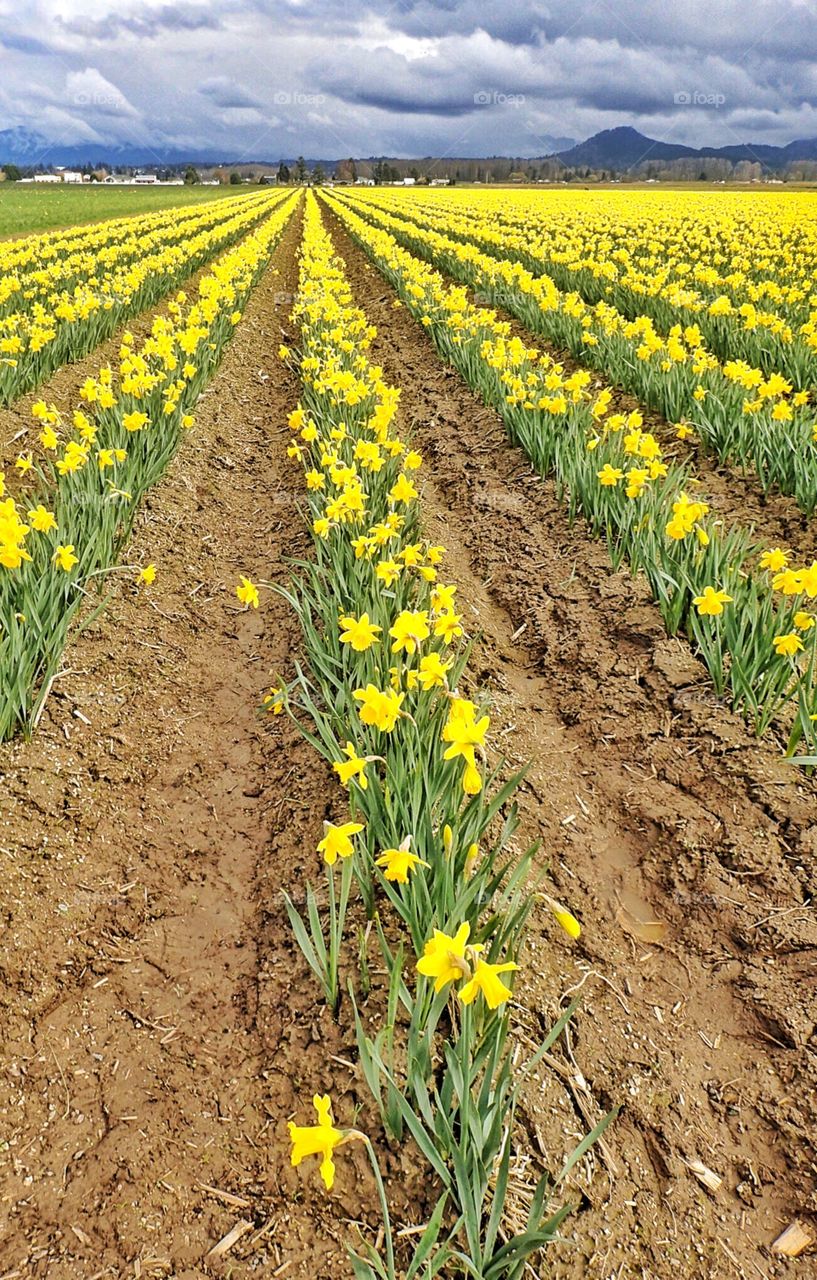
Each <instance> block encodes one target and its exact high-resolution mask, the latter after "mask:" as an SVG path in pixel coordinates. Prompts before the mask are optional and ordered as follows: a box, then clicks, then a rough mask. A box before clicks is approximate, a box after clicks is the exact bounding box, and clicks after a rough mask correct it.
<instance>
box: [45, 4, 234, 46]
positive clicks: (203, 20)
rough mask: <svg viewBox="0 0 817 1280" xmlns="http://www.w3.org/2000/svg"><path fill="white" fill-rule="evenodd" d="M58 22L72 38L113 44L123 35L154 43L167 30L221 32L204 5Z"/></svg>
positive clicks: (58, 20) (145, 9) (216, 17)
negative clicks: (74, 36) (79, 37)
mask: <svg viewBox="0 0 817 1280" xmlns="http://www.w3.org/2000/svg"><path fill="white" fill-rule="evenodd" d="M57 22H58V23H59V25H60V26H61V27H62V29H63V30H64V31H66V32H67V33H69V34H70V35H76V36H82V37H83V38H84V39H86V40H100V41H113V40H116V39H117V38H118V37H119V36H121V35H125V34H126V35H131V36H137V37H138V38H140V39H145V40H153V39H155V38H156V36H158V35H159V34H160V33H162V32H165V31H182V32H183V31H218V30H220V28H221V22H220V20H219V18H218V16H217V15H216V14H215V13H213V12H212V11H211V10H210V9H209V8H208V7H207V6H205V5H194V4H164V5H160V6H159V8H155V9H154V8H149V7H144V8H142V9H141V11H140V10H139V9H132V10H131V11H130V12H125V13H119V12H117V11H113V12H111V13H109V14H106V15H104V16H103V17H101V18H86V17H83V16H82V15H81V14H78V15H77V16H76V17H73V18H63V17H60V16H58V17H57Z"/></svg>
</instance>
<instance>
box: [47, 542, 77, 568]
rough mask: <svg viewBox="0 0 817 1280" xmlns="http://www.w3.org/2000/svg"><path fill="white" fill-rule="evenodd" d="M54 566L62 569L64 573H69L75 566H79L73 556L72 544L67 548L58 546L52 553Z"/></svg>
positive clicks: (75, 557)
mask: <svg viewBox="0 0 817 1280" xmlns="http://www.w3.org/2000/svg"><path fill="white" fill-rule="evenodd" d="M53 558H54V564H55V565H57V566H58V567H59V568H60V569H62V570H63V571H64V572H65V573H70V571H71V570H72V569H73V567H74V565H75V564H79V557H78V556H76V555H75V554H74V546H73V543H70V542H69V543H68V544H67V546H59V547H57V549H56V551H55V552H54V557H53Z"/></svg>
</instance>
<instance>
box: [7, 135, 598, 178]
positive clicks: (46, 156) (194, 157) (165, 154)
mask: <svg viewBox="0 0 817 1280" xmlns="http://www.w3.org/2000/svg"><path fill="white" fill-rule="evenodd" d="M539 141H540V143H541V146H542V155H545V154H547V155H552V154H553V153H554V152H556V151H564V150H566V149H567V148H569V147H572V146H573V145H574V139H573V138H561V137H550V136H545V137H542V138H541V139H540V140H539ZM280 159H281V157H280V155H279V154H277V153H276V154H275V155H273V156H272V157H266V158H264V157H261V156H254V157H252V159H251V160H247V159H246V158H242V159H241V161H240V162H239V161H237V160H236V159H235V157H234V156H230V155H229V153H225V152H224V151H215V150H214V149H213V148H212V147H211V148H203V149H201V150H198V151H180V150H178V149H177V148H170V147H166V146H164V145H163V144H162V143H160V142H157V143H156V145H155V146H153V147H147V146H138V145H130V144H128V143H99V142H81V143H77V144H75V145H71V146H64V145H62V144H61V143H55V142H51V141H49V139H48V138H46V137H45V136H44V135H43V134H41V133H38V132H37V131H36V130H33V129H25V128H22V127H19V126H18V127H17V128H16V129H0V164H16V165H19V166H20V167H25V166H31V167H32V168H36V169H48V168H50V167H53V166H58V165H59V166H62V167H63V168H80V167H81V166H82V165H87V164H94V165H96V164H101V163H105V164H108V165H114V166H116V165H122V166H125V167H128V168H138V167H140V166H147V167H149V168H155V167H157V166H158V167H165V166H168V167H176V166H179V165H184V164H198V165H221V164H223V165H230V164H233V163H235V164H238V163H240V164H241V165H242V166H243V167H246V166H247V165H250V167H251V166H252V165H253V164H256V165H257V164H263V165H277V164H278V162H279V160H280ZM344 159H345V157H339V156H335V157H334V159H331V160H327V159H318V160H316V159H309V158H307V160H306V164H307V166H308V168H310V169H313V168H314V167H315V165H318V164H319V165H321V166H322V167H323V169H324V170H325V171H326V172H331V171H332V169H334V167H335V165H337V164H339V163H341V161H342V160H344ZM378 160H386V161H387V162H388V163H389V164H392V165H395V166H396V167H397V168H398V169H399V170H400V171H401V173H402V172H403V170H404V169H405V171H406V173H408V170H409V169H410V168H411V167H413V166H415V165H416V166H418V167H419V168H420V169H421V170H422V171H423V172H426V171H427V170H428V168H429V167H430V166H431V165H435V166H436V169H435V172H440V173H442V172H446V173H447V172H449V171H451V172H452V173H453V171H454V169H455V168H456V167H457V166H458V165H459V166H463V167H464V166H466V165H469V164H476V163H482V164H483V165H485V164H486V163H489V162H491V161H494V162H500V163H502V164H504V166H505V167H506V169H507V170H508V171H509V172H510V171H511V170H513V169H524V168H526V167H527V166H528V165H530V164H531V163H532V161H530V160H527V159H518V158H515V157H512V156H511V157H509V156H488V157H484V156H483V157H470V156H469V157H463V158H461V159H457V158H455V157H449V156H447V157H445V160H444V162H443V161H441V160H439V159H436V158H435V157H434V156H425V157H423V158H422V159H397V158H391V157H388V156H367V157H365V158H363V159H356V161H355V163H356V164H358V165H361V166H362V167H363V168H364V169H365V168H366V166H367V165H373V164H375V163H377V161H378ZM285 163H286V164H288V165H289V167H290V168H293V167H294V165H295V163H296V158H295V156H290V157H285ZM441 165H442V166H444V167H443V168H441V167H440V166H441Z"/></svg>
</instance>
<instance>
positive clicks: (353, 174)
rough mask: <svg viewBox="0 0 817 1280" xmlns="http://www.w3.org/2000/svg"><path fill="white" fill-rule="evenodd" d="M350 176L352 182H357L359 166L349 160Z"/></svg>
mask: <svg viewBox="0 0 817 1280" xmlns="http://www.w3.org/2000/svg"><path fill="white" fill-rule="evenodd" d="M349 175H350V177H351V179H352V182H357V165H356V164H355V162H354V160H352V159H350V160H349Z"/></svg>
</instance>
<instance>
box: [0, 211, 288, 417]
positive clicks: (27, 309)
mask: <svg viewBox="0 0 817 1280" xmlns="http://www.w3.org/2000/svg"><path fill="white" fill-rule="evenodd" d="M285 198H286V196H285V195H282V194H281V193H279V192H263V193H261V194H253V195H243V196H239V197H237V198H235V199H219V200H212V201H208V202H207V203H206V204H204V205H198V206H196V207H195V208H194V209H192V210H191V209H182V210H178V209H174V210H172V211H170V212H164V213H162V214H160V215H157V214H148V215H145V216H143V217H135V218H127V219H116V220H113V221H112V222H110V223H102V224H100V225H97V226H92V227H85V228H79V229H78V230H77V231H75V232H72V233H70V234H69V233H64V234H62V235H61V236H51V237H48V236H30V237H27V238H26V239H25V240H23V241H10V242H8V245H7V246H5V247H4V248H5V251H2V249H0V272H2V275H0V404H8V403H10V402H11V401H12V400H14V399H15V397H16V396H18V395H20V394H22V392H24V391H27V390H30V389H31V388H33V387H36V386H38V385H39V383H41V382H42V381H43V380H44V379H45V378H46V377H48V375H49V374H50V373H51V372H53V370H54V369H57V368H59V367H60V366H61V365H63V364H65V363H66V362H68V361H72V360H77V359H79V358H80V357H81V356H83V355H85V354H87V353H88V352H89V351H92V350H93V349H94V347H96V346H97V345H98V344H99V343H100V342H102V341H103V340H104V339H105V338H108V337H110V335H111V334H112V333H113V332H114V331H115V330H116V328H117V327H118V326H119V325H121V324H122V323H124V322H126V321H127V320H128V319H129V317H131V316H134V315H137V314H138V313H139V312H140V311H143V310H145V308H147V307H150V306H153V305H154V304H155V303H156V302H158V301H159V300H160V299H161V298H164V297H167V296H168V295H169V294H170V293H171V292H172V291H173V289H175V288H177V287H178V286H179V285H180V284H181V283H182V282H183V281H185V280H186V279H188V278H189V277H190V276H191V275H193V273H194V272H195V271H197V270H199V268H200V267H202V266H204V265H205V264H206V263H208V262H209V261H210V260H211V259H212V258H214V257H215V256H216V254H217V253H221V252H223V251H224V250H225V249H226V248H227V247H229V246H230V245H231V244H234V243H235V242H236V241H237V240H239V239H240V238H241V237H242V236H244V235H246V233H247V231H248V230H249V229H250V228H251V227H252V226H253V225H255V224H257V223H258V222H260V221H261V220H262V219H263V218H264V217H266V216H267V214H269V213H270V212H271V211H272V210H273V209H274V208H275V206H276V205H277V204H279V203H280V202H281V201H282V200H283V199H285Z"/></svg>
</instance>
